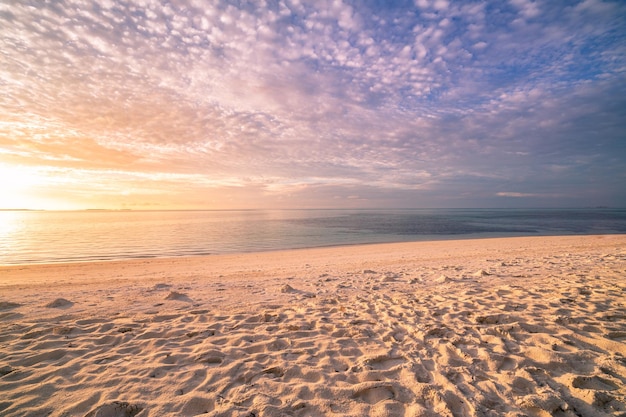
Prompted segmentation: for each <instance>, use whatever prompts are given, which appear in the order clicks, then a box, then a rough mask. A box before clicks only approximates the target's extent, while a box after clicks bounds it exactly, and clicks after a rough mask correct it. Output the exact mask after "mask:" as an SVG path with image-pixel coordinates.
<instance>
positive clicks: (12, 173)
mask: <svg viewBox="0 0 626 417" xmlns="http://www.w3.org/2000/svg"><path fill="white" fill-rule="evenodd" d="M47 182H48V181H47V178H46V176H45V174H44V173H43V172H42V171H41V170H40V169H37V168H31V167H27V166H21V165H7V164H1V163H0V184H2V192H1V193H0V209H51V208H54V207H52V206H51V202H50V201H48V200H47V199H46V198H42V197H40V196H38V189H39V190H41V189H43V188H44V187H45V186H46V183H47Z"/></svg>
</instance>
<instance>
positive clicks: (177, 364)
mask: <svg viewBox="0 0 626 417" xmlns="http://www.w3.org/2000/svg"><path fill="white" fill-rule="evenodd" d="M0 415H2V416H20V417H21V416H89V417H104V416H107V417H112V416H113V417H114V416H138V417H145V416H168V415H172V416H194V415H202V416H250V417H251V416H257V417H259V416H262V417H265V416H454V417H458V416H511V417H513V416H516V417H521V416H572V417H573V416H588V417H591V416H594V417H595V416H605V415H611V416H626V235H611V236H572V237H537V238H510V239H481V240H459V241H443V242H421V243H402V244H385V245H366V246H354V247H341V248H324V249H307V250H295V251H280V252H267V253H251V254H241V255H219V256H208V257H195V258H176V259H152V260H131V261H119V262H102V263H82V264H81V263H76V264H55V265H29V266H7V267H0Z"/></svg>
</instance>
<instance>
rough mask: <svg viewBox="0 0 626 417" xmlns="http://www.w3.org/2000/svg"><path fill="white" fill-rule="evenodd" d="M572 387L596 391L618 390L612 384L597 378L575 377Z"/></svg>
mask: <svg viewBox="0 0 626 417" xmlns="http://www.w3.org/2000/svg"><path fill="white" fill-rule="evenodd" d="M572 386H573V387H574V388H580V389H591V390H596V391H614V390H616V389H618V388H619V387H618V386H617V384H615V383H614V382H612V381H609V380H608V379H605V378H602V377H599V376H577V377H576V378H574V380H573V381H572Z"/></svg>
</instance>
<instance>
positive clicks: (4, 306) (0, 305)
mask: <svg viewBox="0 0 626 417" xmlns="http://www.w3.org/2000/svg"><path fill="white" fill-rule="evenodd" d="M19 306H21V304H18V303H12V302H10V301H0V310H11V309H13V308H17V307H19Z"/></svg>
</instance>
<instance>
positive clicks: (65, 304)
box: [46, 298, 74, 308]
mask: <svg viewBox="0 0 626 417" xmlns="http://www.w3.org/2000/svg"><path fill="white" fill-rule="evenodd" d="M73 305H74V303H73V302H71V301H69V300H66V299H65V298H57V299H56V300H54V301H51V302H49V303H48V304H46V307H48V308H69V307H72V306H73Z"/></svg>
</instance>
